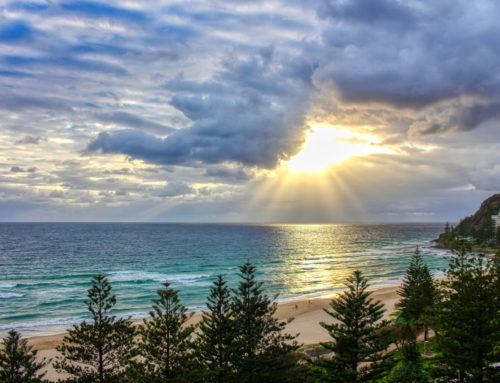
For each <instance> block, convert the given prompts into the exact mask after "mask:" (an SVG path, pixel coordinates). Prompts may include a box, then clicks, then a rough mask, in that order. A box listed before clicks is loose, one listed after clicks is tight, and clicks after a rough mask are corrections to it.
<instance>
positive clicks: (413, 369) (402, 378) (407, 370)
mask: <svg viewBox="0 0 500 383" xmlns="http://www.w3.org/2000/svg"><path fill="white" fill-rule="evenodd" d="M430 382H431V379H430V377H429V375H427V373H426V372H425V371H423V370H422V367H421V366H420V365H419V364H418V363H415V362H403V363H402V364H401V365H399V366H397V367H396V368H394V369H393V370H392V371H391V373H390V374H389V376H388V378H387V383H430Z"/></svg>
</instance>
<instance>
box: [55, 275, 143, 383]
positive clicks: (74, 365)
mask: <svg viewBox="0 0 500 383" xmlns="http://www.w3.org/2000/svg"><path fill="white" fill-rule="evenodd" d="M111 290H112V288H111V285H110V284H109V282H108V280H107V279H106V277H105V276H103V275H97V276H95V277H94V278H92V287H91V288H90V289H89V290H88V293H87V296H88V300H87V301H85V303H86V305H87V309H88V311H89V312H90V314H91V316H92V320H91V321H90V322H87V321H84V322H82V323H81V324H79V325H74V326H73V329H71V330H69V331H68V334H67V335H66V336H65V337H64V340H63V344H62V345H61V346H59V347H58V348H57V350H58V351H59V352H60V353H61V354H62V358H59V359H58V360H57V362H56V363H55V367H56V369H58V370H59V371H60V372H62V371H64V372H66V373H68V374H70V375H72V376H73V377H74V379H73V381H77V382H99V383H112V382H119V381H120V378H121V377H122V376H123V375H124V370H125V368H126V367H127V365H128V362H129V360H130V359H131V358H132V357H133V353H132V350H133V348H132V344H133V339H134V335H135V330H134V328H133V327H132V323H131V321H130V320H129V319H117V318H116V316H113V315H111V314H110V311H111V310H112V308H113V307H114V306H115V304H116V297H115V296H114V295H112V294H111Z"/></svg>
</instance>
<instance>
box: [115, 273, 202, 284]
mask: <svg viewBox="0 0 500 383" xmlns="http://www.w3.org/2000/svg"><path fill="white" fill-rule="evenodd" d="M108 275H109V280H110V281H111V282H147V281H154V282H171V283H181V284H188V283H193V282H196V281H197V280H199V279H202V278H207V277H210V274H162V273H158V272H148V271H132V270H125V271H113V272H110V273H108Z"/></svg>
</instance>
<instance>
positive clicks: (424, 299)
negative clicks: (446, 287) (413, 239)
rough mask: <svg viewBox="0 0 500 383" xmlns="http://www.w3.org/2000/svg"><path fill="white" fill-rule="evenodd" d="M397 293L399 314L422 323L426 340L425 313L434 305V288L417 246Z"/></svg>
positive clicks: (416, 322)
mask: <svg viewBox="0 0 500 383" xmlns="http://www.w3.org/2000/svg"><path fill="white" fill-rule="evenodd" d="M398 294H399V295H400V297H401V300H400V301H399V302H398V303H397V304H396V307H397V308H398V309H400V310H401V316H402V317H403V318H404V319H406V320H409V321H412V322H413V323H415V324H417V325H423V327H424V340H427V333H428V330H427V322H428V321H427V320H426V319H427V313H428V312H429V309H430V308H432V307H433V305H434V301H435V296H436V288H435V283H434V280H433V278H432V275H431V272H430V271H429V268H428V267H427V265H426V264H425V263H424V261H423V259H422V255H421V254H420V250H419V248H418V247H417V248H416V249H415V254H413V256H412V257H411V261H410V265H409V266H408V269H407V270H406V275H405V277H404V279H403V283H402V285H401V288H400V289H399V290H398Z"/></svg>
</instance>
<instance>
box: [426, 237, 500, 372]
mask: <svg viewBox="0 0 500 383" xmlns="http://www.w3.org/2000/svg"><path fill="white" fill-rule="evenodd" d="M453 254H454V256H453V257H452V258H451V259H450V263H449V267H448V270H447V272H446V280H445V281H443V282H442V288H441V291H440V293H441V297H442V299H441V300H440V302H439V303H438V304H437V306H436V315H435V318H434V327H435V328H436V329H437V330H438V333H437V336H436V339H437V346H438V349H439V351H440V357H439V358H438V361H439V362H441V364H442V365H444V366H446V367H445V369H444V372H443V374H445V375H447V376H454V377H458V378H459V379H460V382H464V381H465V379H466V375H467V374H472V375H473V376H474V377H475V381H476V382H483V381H484V378H485V369H486V367H487V366H488V365H489V364H490V363H492V362H494V359H493V356H492V355H493V351H494V347H495V344H496V345H498V341H499V338H498V337H499V334H498V328H497V325H496V324H495V317H497V318H498V310H499V308H500V305H499V303H500V302H499V299H500V296H499V294H498V277H499V275H498V270H497V268H496V267H495V265H494V262H493V261H490V260H487V259H485V258H484V256H482V255H479V256H476V255H473V254H471V252H470V247H469V245H468V244H467V243H466V242H464V241H459V242H458V243H457V245H456V247H455V248H454V249H453Z"/></svg>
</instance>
